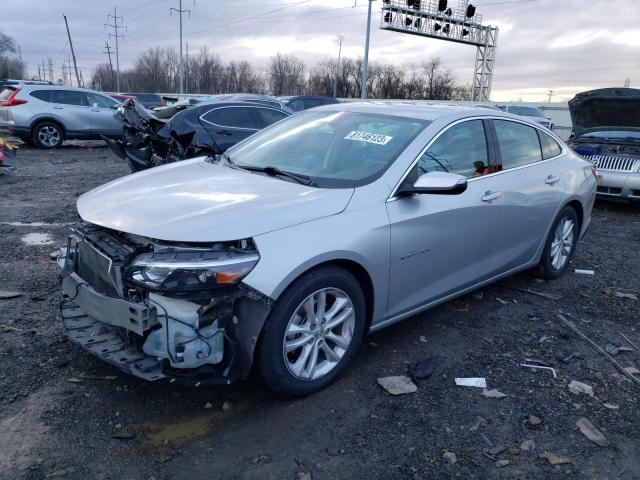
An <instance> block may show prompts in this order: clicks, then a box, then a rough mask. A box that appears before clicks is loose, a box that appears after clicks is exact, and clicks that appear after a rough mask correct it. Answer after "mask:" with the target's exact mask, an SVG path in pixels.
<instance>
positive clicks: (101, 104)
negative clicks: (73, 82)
mask: <svg viewBox="0 0 640 480" xmlns="http://www.w3.org/2000/svg"><path fill="white" fill-rule="evenodd" d="M85 95H86V96H87V104H88V105H89V106H91V107H94V108H111V107H113V106H114V105H116V104H117V103H118V102H116V101H115V100H111V99H110V98H107V97H104V96H102V95H98V94H96V93H89V92H87V93H85Z"/></svg>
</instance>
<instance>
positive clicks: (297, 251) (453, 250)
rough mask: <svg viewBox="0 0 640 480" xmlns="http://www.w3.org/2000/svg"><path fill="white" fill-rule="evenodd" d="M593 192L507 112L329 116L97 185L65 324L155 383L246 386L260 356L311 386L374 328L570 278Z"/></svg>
mask: <svg viewBox="0 0 640 480" xmlns="http://www.w3.org/2000/svg"><path fill="white" fill-rule="evenodd" d="M595 188H596V180H595V174H594V171H593V169H592V166H591V164H589V162H587V161H585V160H583V159H582V158H580V157H579V156H578V155H576V154H575V153H573V152H572V151H571V150H570V149H569V148H567V147H566V145H565V144H564V143H563V142H562V140H560V139H559V138H558V137H557V136H555V135H554V134H553V133H552V132H550V131H549V130H547V129H545V128H544V127H541V126H540V125H538V124H537V123H534V122H528V121H526V120H523V119H521V118H519V117H515V116H513V115H508V114H505V113H503V112H499V111H492V110H487V109H483V108H465V107H457V106H443V105H440V106H437V105H429V106H417V105H377V104H371V103H348V104H336V105H330V106H325V107H318V108H314V109H311V110H308V111H304V112H300V113H298V114H296V115H292V116H290V117H288V118H286V119H284V120H282V121H280V122H277V123H275V124H273V125H271V126H270V127H267V128H266V129H264V130H262V131H260V132H257V133H255V134H254V135H252V136H250V137H249V138H247V139H246V140H244V141H242V142H240V143H238V144H237V145H235V146H233V147H231V148H229V149H228V150H227V151H226V152H225V153H224V154H221V155H215V156H209V157H199V158H194V159H190V160H185V161H181V162H176V163H171V164H168V165H164V166H161V167H157V168H152V169H148V170H145V171H142V172H138V173H135V174H133V175H128V176H126V177H123V178H120V179H117V180H115V181H113V182H111V183H108V184H106V185H103V186H101V187H98V188H96V189H94V190H92V191H90V192H88V193H85V194H84V195H82V196H81V197H80V198H79V199H78V204H77V206H78V213H79V214H80V217H81V218H82V220H83V221H84V223H83V224H80V225H78V226H76V227H74V228H73V230H72V232H71V235H70V237H69V240H68V244H67V247H66V249H65V252H64V254H63V255H62V256H61V258H60V260H59V262H60V265H61V267H62V271H61V274H60V282H61V302H60V312H61V316H62V321H63V324H64V328H65V330H66V331H67V334H68V336H69V338H70V339H71V340H72V341H73V342H75V343H77V344H79V345H80V346H82V347H83V348H85V349H86V350H87V351H88V352H90V353H92V354H93V355H96V356H97V357H99V358H101V359H102V360H104V361H105V362H107V363H110V364H112V365H115V366H117V367H119V368H120V369H122V370H123V371H126V372H128V373H130V374H132V375H135V376H137V377H140V378H143V379H146V380H150V381H159V380H162V379H164V380H171V381H175V382H184V383H190V384H195V385H202V384H205V383H228V382H231V381H233V380H236V379H243V378H246V377H247V375H249V373H250V371H251V370H252V367H253V366H254V365H255V366H256V368H257V369H258V370H259V372H260V374H261V376H262V378H263V380H264V382H265V383H266V384H267V385H268V386H269V387H271V388H272V389H274V390H275V391H277V392H281V393H283V394H286V395H306V394H309V393H311V392H314V391H316V390H318V389H320V388H323V387H325V386H327V385H328V384H329V383H331V382H332V381H334V380H336V379H337V378H338V377H339V376H340V374H341V373H343V372H344V371H345V369H346V366H347V364H348V363H349V361H350V360H351V359H352V358H353V357H354V356H355V355H356V352H357V348H358V345H359V344H360V342H361V340H362V338H363V335H364V334H365V333H367V332H373V331H377V330H380V329H382V328H384V327H387V326H389V325H392V324H394V323H396V322H399V321H400V320H403V319H406V318H410V317H412V316H413V315H415V314H417V313H419V312H421V311H423V310H426V309H428V308H431V307H434V306H435V305H438V304H441V303H443V302H446V301H448V300H450V299H452V298H455V297H458V296H460V295H463V294H465V293H467V292H470V291H472V290H474V289H477V288H480V287H483V286H485V285H487V284H489V283H492V282H495V281H497V280H499V279H501V278H503V277H505V276H507V275H511V274H513V273H515V272H518V271H521V270H526V269H533V268H535V269H537V270H538V273H539V274H540V275H541V276H542V277H544V278H546V279H555V278H558V277H559V276H560V275H562V274H563V272H565V270H566V269H567V268H568V266H569V262H570V261H571V258H572V256H573V254H574V252H575V248H576V245H577V242H578V240H579V239H580V237H581V236H582V235H583V234H584V233H585V232H586V230H587V227H588V225H589V222H590V218H591V210H592V207H593V203H594V199H595Z"/></svg>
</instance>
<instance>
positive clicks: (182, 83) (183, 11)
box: [169, 0, 191, 95]
mask: <svg viewBox="0 0 640 480" xmlns="http://www.w3.org/2000/svg"><path fill="white" fill-rule="evenodd" d="M178 7H179V8H173V7H171V8H170V9H169V15H171V12H176V13H177V14H178V15H179V16H180V73H179V75H180V94H181V95H182V94H183V93H184V61H183V59H182V14H183V13H189V17H191V10H183V9H182V0H180V3H179V5H178Z"/></svg>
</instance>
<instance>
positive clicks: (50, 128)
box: [32, 120, 64, 149]
mask: <svg viewBox="0 0 640 480" xmlns="http://www.w3.org/2000/svg"><path fill="white" fill-rule="evenodd" d="M32 139H33V143H35V144H36V146H38V147H39V148H45V149H51V148H58V147H60V146H61V145H62V142H64V130H63V129H62V127H61V126H60V125H59V124H57V123H56V122H52V121H48V120H47V121H44V122H40V123H38V124H37V125H36V126H35V127H34V129H33V135H32Z"/></svg>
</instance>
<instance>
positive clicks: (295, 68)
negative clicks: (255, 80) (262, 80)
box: [269, 53, 305, 95]
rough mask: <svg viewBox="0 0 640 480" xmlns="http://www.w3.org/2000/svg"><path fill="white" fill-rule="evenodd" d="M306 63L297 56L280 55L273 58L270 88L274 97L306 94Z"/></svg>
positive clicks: (270, 71)
mask: <svg viewBox="0 0 640 480" xmlns="http://www.w3.org/2000/svg"><path fill="white" fill-rule="evenodd" d="M304 84H305V78H304V63H303V62H302V60H300V59H299V58H298V57H296V56H295V55H282V54H280V53H278V54H276V55H275V56H274V57H271V66H270V68H269V86H270V89H271V94H272V95H297V94H300V93H303V92H304Z"/></svg>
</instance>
